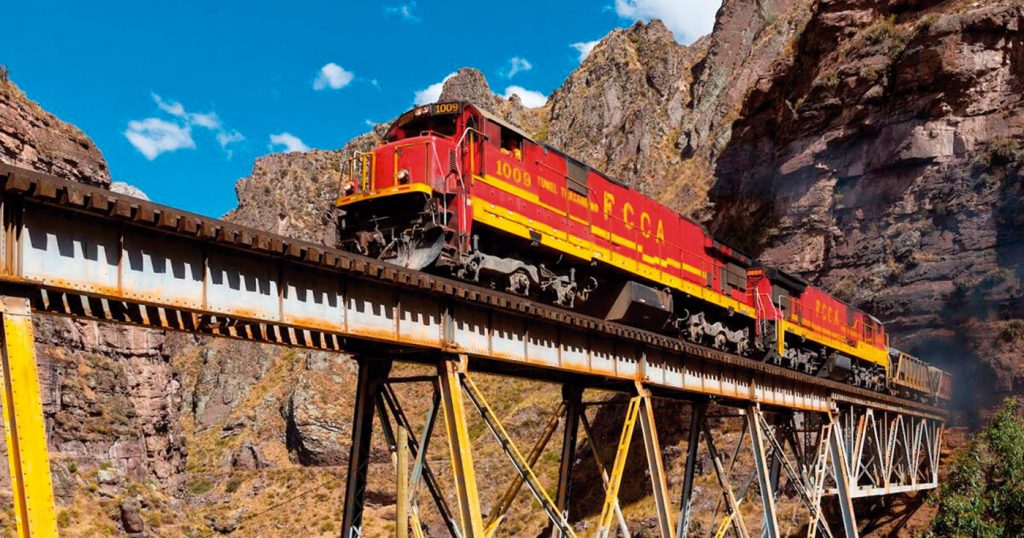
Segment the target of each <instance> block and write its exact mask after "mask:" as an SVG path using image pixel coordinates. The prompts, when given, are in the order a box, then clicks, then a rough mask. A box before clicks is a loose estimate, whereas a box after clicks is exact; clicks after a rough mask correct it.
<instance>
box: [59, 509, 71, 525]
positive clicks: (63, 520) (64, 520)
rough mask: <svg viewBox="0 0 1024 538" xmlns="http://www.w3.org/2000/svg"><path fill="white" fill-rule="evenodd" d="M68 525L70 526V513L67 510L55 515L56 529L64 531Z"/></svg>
mask: <svg viewBox="0 0 1024 538" xmlns="http://www.w3.org/2000/svg"><path fill="white" fill-rule="evenodd" d="M68 525H71V512H69V511H67V510H61V511H60V513H59V514H57V528H60V529H66V528H67V527H68Z"/></svg>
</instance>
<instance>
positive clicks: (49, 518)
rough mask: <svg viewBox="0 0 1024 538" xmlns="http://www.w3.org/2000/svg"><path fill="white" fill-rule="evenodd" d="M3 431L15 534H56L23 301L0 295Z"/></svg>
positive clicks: (29, 328) (28, 320)
mask: <svg viewBox="0 0 1024 538" xmlns="http://www.w3.org/2000/svg"><path fill="white" fill-rule="evenodd" d="M0 318H2V321H3V322H2V324H0V326H2V329H0V330H2V334H0V339H2V340H3V345H2V353H0V362H2V366H0V375H2V376H3V380H2V381H3V416H4V431H5V433H6V435H7V459H8V464H9V465H10V471H11V490H12V493H13V496H14V516H15V519H16V521H17V528H18V536H19V537H29V536H57V518H56V516H55V515H54V506H53V486H52V483H51V479H50V460H49V451H48V449H47V447H46V423H45V422H44V420H43V403H42V398H41V397H40V395H39V371H38V366H37V365H36V356H35V342H34V340H33V335H32V312H31V309H30V306H29V302H28V299H25V298H21V297H0Z"/></svg>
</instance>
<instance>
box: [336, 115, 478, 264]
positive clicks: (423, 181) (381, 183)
mask: <svg viewBox="0 0 1024 538" xmlns="http://www.w3.org/2000/svg"><path fill="white" fill-rule="evenodd" d="M461 112H462V105H461V104H460V103H436V104H433V105H426V106H421V107H417V108H415V109H413V110H410V111H409V112H406V113H405V114H403V115H402V116H401V117H399V118H398V120H396V121H395V123H394V124H392V125H391V127H390V128H389V129H388V132H387V134H386V135H385V137H384V140H383V143H382V144H381V145H379V146H377V147H376V148H374V149H373V150H371V151H368V152H363V153H356V154H355V155H353V156H352V157H350V158H349V159H348V160H347V161H346V162H345V163H343V166H342V173H341V181H340V185H339V193H338V199H337V203H336V205H337V220H338V232H339V243H340V245H339V246H341V247H342V248H346V249H347V250H352V251H355V252H359V253H361V254H364V255H368V256H372V257H376V258H380V259H384V260H387V261H389V262H391V263H394V264H396V265H401V266H405V267H409V268H412V269H422V268H424V267H426V266H427V265H429V264H430V263H432V262H433V261H434V260H435V259H436V258H437V257H438V255H439V254H440V252H441V250H442V249H443V248H444V246H445V244H446V243H448V242H449V241H451V240H453V239H454V231H455V230H456V228H457V226H455V223H454V222H452V219H453V218H454V209H455V208H454V207H453V206H454V204H456V203H458V201H459V200H460V199H461V196H460V195H463V194H464V191H465V182H464V181H463V175H462V166H461V162H460V155H459V153H460V151H459V145H460V143H464V141H463V140H460V137H459V136H457V135H458V134H459V133H461V132H464V131H465V129H466V127H467V125H466V123H467V121H466V118H465V117H464V116H463V115H462V114H461ZM468 123H470V124H471V123H472V122H468ZM469 127H472V125H469Z"/></svg>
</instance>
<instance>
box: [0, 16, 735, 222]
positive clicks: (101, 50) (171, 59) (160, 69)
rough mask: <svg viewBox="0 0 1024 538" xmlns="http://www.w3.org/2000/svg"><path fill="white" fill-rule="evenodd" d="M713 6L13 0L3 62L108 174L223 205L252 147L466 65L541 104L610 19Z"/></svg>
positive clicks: (403, 102)
mask: <svg viewBox="0 0 1024 538" xmlns="http://www.w3.org/2000/svg"><path fill="white" fill-rule="evenodd" d="M719 3H720V0H605V1H604V2H551V1H540V0H515V1H507V2H480V1H476V2H463V1H446V2H442V1H437V2H430V1H427V0H418V1H415V2H412V1H408V2H402V1H395V2H390V3H389V2H386V1H385V2H383V3H377V2H326V1H320V2H298V1H292V2H262V1H250V2H215V1H208V2H180V1H165V2H142V1H134V2H103V3H89V2H81V1H38V2H13V3H11V5H8V6H5V7H4V14H5V20H7V21H12V22H13V21H36V22H35V23H32V24H20V23H19V24H8V25H7V26H6V28H5V30H4V40H3V44H2V45H0V63H3V64H6V65H7V66H8V68H9V69H10V75H11V79H12V80H13V81H14V82H15V83H17V84H18V85H19V86H20V87H21V88H22V89H23V90H24V91H25V92H26V93H27V94H28V96H29V97H30V98H32V99H34V100H36V101H38V102H39V103H40V104H41V105H42V106H43V108H45V109H47V110H49V111H50V112H52V113H54V114H56V115H57V116H58V117H59V118H61V119H63V120H65V121H68V122H70V123H73V124H75V125H77V126H78V127H79V128H81V129H82V130H83V131H85V133H86V134H87V135H89V136H90V137H91V138H92V139H93V140H94V141H95V142H96V143H97V145H98V146H99V147H100V149H101V150H102V151H103V154H104V156H105V157H106V159H107V162H108V163H109V165H110V169H111V174H112V177H113V179H114V180H116V181H125V182H128V183H131V184H134V185H136V186H137V187H139V188H141V189H142V190H143V191H145V192H146V193H147V194H148V195H149V197H150V198H152V199H153V200H155V201H157V202H160V203H164V204H168V205H172V206H176V207H179V208H182V209H187V210H191V211H195V212H198V213H202V214H206V215H211V216H220V215H222V214H223V213H225V212H227V211H228V210H230V209H231V208H233V207H234V206H235V202H236V199H235V195H234V183H235V181H236V180H237V179H239V178H241V177H244V176H246V175H248V174H249V172H250V171H251V169H252V164H253V161H254V159H256V158H257V157H259V156H262V155H266V154H268V153H272V152H278V151H286V150H288V149H300V150H301V149H303V148H321V149H334V148H339V147H341V146H342V145H343V144H344V143H345V142H346V141H347V140H349V139H350V138H352V137H354V136H356V135H359V134H361V133H364V132H366V130H367V129H368V122H383V121H388V120H390V119H391V118H393V117H395V116H397V115H398V114H399V113H401V112H402V111H404V110H406V109H408V108H410V107H411V106H412V105H413V103H414V101H416V100H430V99H431V97H433V96H436V92H437V91H439V90H440V82H442V81H443V80H444V78H445V76H447V75H448V74H450V73H452V72H454V71H455V70H457V69H458V68H459V67H462V66H472V67H476V68H478V69H480V70H481V71H483V72H484V74H485V75H486V76H487V79H488V82H489V83H490V85H491V88H492V90H494V91H495V92H496V93H501V94H505V93H507V92H508V91H513V92H517V93H519V94H520V96H521V97H523V99H524V102H525V103H526V104H527V105H530V104H534V103H542V102H543V100H544V99H545V98H546V96H547V95H549V94H550V93H551V92H552V91H553V90H555V89H556V88H558V86H559V85H560V84H561V83H562V81H563V80H564V79H565V77H566V76H567V75H568V74H569V72H570V71H572V70H573V69H574V68H575V67H576V66H577V65H579V62H580V59H581V54H585V52H586V50H587V47H589V46H592V44H593V43H596V41H597V40H599V39H600V38H602V37H603V36H604V35H606V34H607V33H608V32H609V31H611V30H612V29H614V28H617V27H624V26H628V25H629V24H632V22H634V21H635V20H638V19H643V20H648V19H650V18H653V17H656V18H661V19H663V20H665V21H666V24H668V26H669V28H670V29H672V31H673V32H674V33H675V35H676V39H677V40H679V41H680V42H683V43H687V42H690V41H692V40H693V39H695V38H696V37H699V36H700V35H702V34H704V33H707V32H709V31H710V30H711V26H712V24H713V22H714V13H715V11H716V10H717V8H718V5H719ZM101 5H102V6H103V7H100V6H101ZM41 21H45V22H41ZM509 88H512V89H511V90H508V89H509Z"/></svg>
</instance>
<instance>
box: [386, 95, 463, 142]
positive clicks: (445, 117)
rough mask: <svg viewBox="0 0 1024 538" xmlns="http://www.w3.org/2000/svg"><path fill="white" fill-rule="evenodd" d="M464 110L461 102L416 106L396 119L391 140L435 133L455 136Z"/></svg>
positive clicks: (389, 136) (390, 134) (389, 138)
mask: <svg viewBox="0 0 1024 538" xmlns="http://www.w3.org/2000/svg"><path fill="white" fill-rule="evenodd" d="M461 110H462V106H461V104H460V103H434V104H432V105H425V106H421V107H417V108H414V109H412V110H410V111H408V112H406V113H405V114H402V116H401V117H399V118H398V120H397V121H395V123H394V125H392V127H391V132H390V133H389V135H388V140H389V141H394V140H399V139H402V138H409V137H413V136H421V135H426V134H434V135H440V136H447V137H452V136H455V130H456V120H457V119H458V117H459V112H460V111H461Z"/></svg>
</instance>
